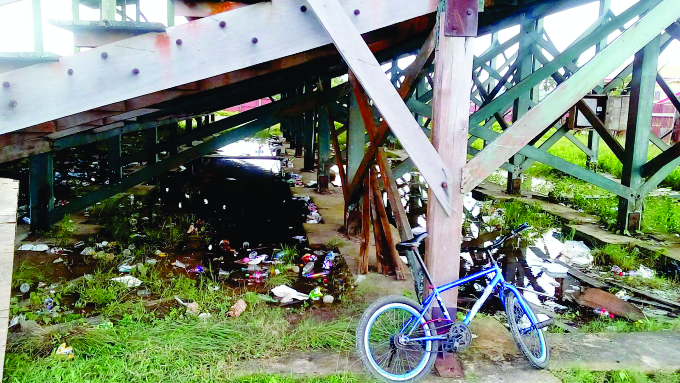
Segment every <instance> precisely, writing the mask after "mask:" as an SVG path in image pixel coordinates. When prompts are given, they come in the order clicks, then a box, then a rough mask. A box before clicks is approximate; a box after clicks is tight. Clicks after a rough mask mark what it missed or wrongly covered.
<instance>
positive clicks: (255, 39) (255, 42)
mask: <svg viewBox="0 0 680 383" xmlns="http://www.w3.org/2000/svg"><path fill="white" fill-rule="evenodd" d="M251 41H252V42H253V44H257V42H258V41H259V40H258V39H257V37H253V39H252V40H251Z"/></svg>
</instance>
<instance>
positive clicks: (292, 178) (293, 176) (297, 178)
mask: <svg viewBox="0 0 680 383" xmlns="http://www.w3.org/2000/svg"><path fill="white" fill-rule="evenodd" d="M292 164H293V161H289V162H288V167H293V166H291V165H292ZM284 179H285V180H286V182H287V183H288V186H291V187H298V186H305V183H304V182H303V181H302V174H297V173H292V172H291V173H286V174H285V175H284Z"/></svg>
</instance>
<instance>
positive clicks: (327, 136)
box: [316, 79, 331, 193]
mask: <svg viewBox="0 0 680 383" xmlns="http://www.w3.org/2000/svg"><path fill="white" fill-rule="evenodd" d="M328 84H329V85H330V79H328ZM317 113H318V114H317V116H318V120H319V139H318V146H319V166H318V169H317V173H316V183H317V191H319V193H325V192H327V191H328V187H329V185H330V176H331V126H330V119H329V118H328V115H327V113H328V112H327V111H326V108H323V107H321V108H319V109H318V112H317Z"/></svg>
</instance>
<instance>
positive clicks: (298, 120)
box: [293, 85, 305, 157]
mask: <svg viewBox="0 0 680 383" xmlns="http://www.w3.org/2000/svg"><path fill="white" fill-rule="evenodd" d="M296 92H297V93H296V95H297V96H302V95H303V94H304V85H302V86H299V87H297V89H296ZM293 129H295V157H302V155H303V149H304V142H305V139H304V118H303V116H302V114H299V115H297V116H295V117H294V118H293Z"/></svg>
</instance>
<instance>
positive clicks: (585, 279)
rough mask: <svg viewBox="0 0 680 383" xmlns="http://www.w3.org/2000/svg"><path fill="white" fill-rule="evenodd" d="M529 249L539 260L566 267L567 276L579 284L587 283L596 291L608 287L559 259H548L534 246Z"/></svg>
mask: <svg viewBox="0 0 680 383" xmlns="http://www.w3.org/2000/svg"><path fill="white" fill-rule="evenodd" d="M529 249H531V251H532V252H533V253H534V254H536V256H537V257H539V258H541V259H543V260H545V261H548V262H552V263H556V264H558V265H561V266H564V267H566V268H567V273H568V274H569V275H571V276H572V277H574V278H576V279H578V280H579V281H581V282H585V283H587V284H589V285H591V286H593V287H595V288H598V289H605V288H607V287H609V286H607V284H606V283H602V282H600V281H598V280H597V279H595V278H591V277H589V276H587V275H586V274H584V273H583V272H581V270H579V269H577V268H574V267H571V266H570V265H567V264H566V263H564V262H562V261H560V260H559V259H554V258H550V257H549V256H548V255H546V254H545V253H544V252H543V250H541V249H540V248H538V247H536V246H531V247H529Z"/></svg>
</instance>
